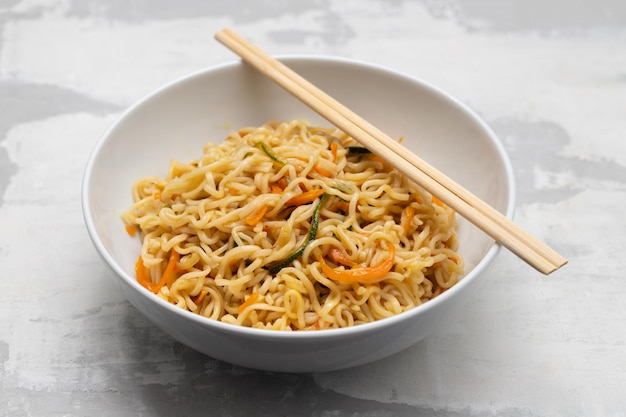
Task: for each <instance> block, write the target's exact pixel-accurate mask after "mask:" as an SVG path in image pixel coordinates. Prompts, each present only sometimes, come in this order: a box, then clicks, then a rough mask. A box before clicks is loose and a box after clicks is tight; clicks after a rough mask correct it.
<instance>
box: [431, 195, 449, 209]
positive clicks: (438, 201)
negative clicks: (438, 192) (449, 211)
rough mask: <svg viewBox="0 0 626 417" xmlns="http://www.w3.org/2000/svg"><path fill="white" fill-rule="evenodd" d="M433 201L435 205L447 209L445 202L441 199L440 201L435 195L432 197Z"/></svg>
mask: <svg viewBox="0 0 626 417" xmlns="http://www.w3.org/2000/svg"><path fill="white" fill-rule="evenodd" d="M432 200H433V204H437V205H438V206H439V207H445V206H446V205H445V204H443V201H441V200H440V199H438V198H437V197H435V196H434V195H433V196H432Z"/></svg>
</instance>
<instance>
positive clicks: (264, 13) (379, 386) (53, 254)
mask: <svg viewBox="0 0 626 417" xmlns="http://www.w3.org/2000/svg"><path fill="white" fill-rule="evenodd" d="M225 26H230V27H232V28H234V29H235V30H237V31H238V32H239V33H241V34H242V35H244V36H245V37H247V38H249V39H251V40H252V41H254V42H255V43H257V44H258V45H260V46H262V47H263V48H264V49H266V50H267V51H269V52H270V53H273V54H285V53H317V54H327V55H338V56H343V57H351V58H357V59H360V60H365V61H369V62H373V63H378V64H382V65H386V66H389V67H392V68H394V69H396V70H401V71H404V72H406V73H408V74H411V75H413V76H416V77H420V78H422V79H425V80H426V81H429V82H432V83H434V84H435V85H437V86H439V87H441V88H443V89H444V90H447V91H448V92H449V93H451V94H453V95H455V96H456V97H458V98H459V99H460V100H462V101H463V102H465V103H467V104H468V105H470V106H471V107H472V108H474V109H475V110H476V111H477V112H479V113H480V114H481V116H482V117H483V118H484V119H485V120H486V121H487V122H488V123H489V124H490V125H491V126H492V127H493V129H494V130H495V131H496V133H497V134H498V135H499V137H500V139H501V140H502V142H503V143H504V145H505V147H506V149H507V151H508V152H509V153H510V157H511V160H512V162H513V165H514V169H515V174H516V176H517V181H518V187H519V190H518V204H517V214H516V221H517V222H518V223H519V224H520V225H522V226H523V227H525V228H527V229H528V230H529V231H530V232H532V233H533V234H535V235H536V236H537V237H539V238H540V239H542V240H544V241H546V242H547V243H549V244H550V245H551V246H553V247H554V248H556V249H557V250H558V251H560V252H561V253H563V254H564V255H565V256H566V257H568V258H569V259H570V264H569V265H567V266H566V267H565V268H564V269H562V270H560V271H557V272H556V273H554V274H553V275H551V276H550V277H547V278H546V277H543V276H541V275H539V274H538V273H536V272H535V271H534V270H532V269H531V268H530V267H528V266H526V265H525V264H523V263H522V262H521V261H520V260H518V259H517V258H515V257H514V256H513V255H511V254H510V253H508V252H506V251H504V252H502V253H501V254H500V255H499V256H498V258H497V260H496V262H495V265H494V268H493V269H492V270H491V271H490V272H489V274H488V277H487V282H486V284H485V285H484V287H483V288H482V289H481V291H480V293H479V294H478V296H477V297H476V298H475V299H474V300H473V302H472V303H471V304H469V305H467V306H466V308H465V309H464V310H463V312H462V314H461V315H460V316H459V317H458V318H457V319H456V320H455V321H453V322H452V323H451V324H450V326H448V327H446V328H442V329H440V330H439V331H438V332H437V333H436V334H434V335H433V336H432V337H430V338H428V339H426V340H424V341H423V342H421V343H419V344H417V345H416V346H414V347H412V348H410V349H408V350H407V351H405V352H402V353H400V354H398V355H396V356H394V357H391V358H389V359H386V360H382V361H380V362H378V363H374V364H371V365H367V366H363V367H360V368H355V369H351V370H346V371H341V372H332V373H326V374H311V375H285V374H272V373H264V372H257V371H251V370H247V369H242V368H238V367H234V366H231V365H229V364H226V363H221V362H218V361H215V360H212V359H210V358H207V357H204V356H202V355H200V354H198V353H196V352H194V351H192V350H190V349H188V348H186V347H185V346H183V345H181V344H179V343H177V342H176V341H174V340H173V339H172V338H170V337H169V336H167V335H165V334H163V333H162V332H161V331H160V330H158V329H156V328H155V327H154V326H153V325H152V324H150V323H149V322H148V321H147V320H146V319H145V318H144V317H142V316H140V315H139V314H138V313H137V311H136V310H135V309H134V308H133V307H131V306H130V305H129V304H128V303H127V302H126V301H125V300H124V299H123V297H122V296H121V295H120V294H119V293H118V292H117V291H116V290H115V288H114V286H113V284H112V280H111V278H110V276H109V274H110V273H109V271H108V270H107V269H106V268H105V266H104V264H103V262H102V261H101V260H100V258H99V257H98V255H97V254H96V251H95V249H94V248H93V247H92V245H91V243H90V241H89V238H88V236H87V233H86V231H85V229H84V225H83V220H82V215H81V208H80V201H79V198H80V182H81V177H82V173H83V169H84V166H85V162H86V160H87V157H88V155H89V153H90V151H91V149H92V148H93V146H94V145H95V142H96V140H97V139H98V137H99V135H100V134H101V133H102V132H103V130H104V129H105V128H106V127H107V126H108V125H109V124H110V123H112V122H113V120H114V119H115V118H116V117H117V116H118V115H119V114H120V112H121V111H122V110H123V109H124V108H125V107H127V106H128V105H130V104H131V103H132V102H134V101H135V100H137V99H139V98H140V97H142V96H143V95H144V94H146V93H148V92H150V91H151V90H153V89H154V88H156V87H158V86H159V85H161V84H162V83H165V82H168V81H171V80H173V79H175V78H177V77H180V76H183V75H185V74H187V73H189V72H192V71H195V70H198V69H200V68H204V67H206V66H209V65H213V64H218V63H223V62H225V61H230V60H233V59H235V57H234V55H232V53H231V52H229V51H228V50H226V48H224V47H222V46H221V45H219V44H218V43H217V42H215V41H214V40H213V34H214V33H215V32H216V31H217V30H219V29H221V28H222V27H225ZM625 132H626V3H624V2H622V1H620V0H601V1H584V0H579V1H563V0H559V1H542V0H532V1H524V0H501V1H497V0H476V1H461V0H423V1H409V0H405V1H402V0H359V1H357V0H349V1H341V2H340V1H335V2H331V1H329V0H326V1H324V0H305V1H299V2H295V1H294V2H289V1H284V0H283V1H279V0H273V1H269V0H257V1H252V0H250V1H222V2H217V1H214V2H211V1H200V0H178V1H176V2H173V1H166V0H159V1H148V0H135V1H130V0H111V1H97V0H50V1H46V0H24V1H15V0H0V415H2V416H64V415H77V416H169V415H176V416H188V415H189V416H190V415H210V416H236V415H256V416H319V417H330V416H333V417H343V416H357V415H365V416H415V415H419V416H435V415H437V416H451V417H457V416H479V417H488V416H508V417H519V416H567V417H572V416H621V415H624V413H626V396H625V395H624V394H625V393H626V351H625V344H626V303H625V302H624V298H625V296H626V276H624V268H623V266H624V259H625V258H626V256H625V254H624V251H625V249H626V239H625V237H624V236H625V234H624V229H625V224H626V215H625V213H626V210H625V209H624V207H626V140H625V138H624V134H625Z"/></svg>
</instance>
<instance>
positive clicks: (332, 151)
mask: <svg viewBox="0 0 626 417" xmlns="http://www.w3.org/2000/svg"><path fill="white" fill-rule="evenodd" d="M330 154H331V155H332V156H333V162H337V142H333V143H331V144H330Z"/></svg>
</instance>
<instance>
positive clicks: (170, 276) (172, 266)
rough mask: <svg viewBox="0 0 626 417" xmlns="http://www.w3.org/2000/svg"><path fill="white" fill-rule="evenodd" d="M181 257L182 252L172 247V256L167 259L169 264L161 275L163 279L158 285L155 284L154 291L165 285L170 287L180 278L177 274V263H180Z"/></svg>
mask: <svg viewBox="0 0 626 417" xmlns="http://www.w3.org/2000/svg"><path fill="white" fill-rule="evenodd" d="M179 259H180V254H179V253H178V252H176V251H175V250H174V249H172V252H171V253H170V258H169V260H168V261H167V266H166V267H165V270H164V271H163V275H161V280H160V281H159V283H158V284H157V285H154V286H153V288H152V292H153V293H155V294H156V293H158V292H159V290H160V289H161V287H163V286H164V285H166V286H167V287H168V288H170V287H171V286H172V284H173V283H174V281H176V279H177V278H178V277H177V276H176V264H177V263H178V260H179Z"/></svg>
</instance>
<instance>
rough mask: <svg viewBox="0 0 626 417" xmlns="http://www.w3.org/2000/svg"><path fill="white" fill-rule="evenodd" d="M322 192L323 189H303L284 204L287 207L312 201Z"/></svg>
mask: <svg viewBox="0 0 626 417" xmlns="http://www.w3.org/2000/svg"><path fill="white" fill-rule="evenodd" d="M322 194H324V190H323V189H314V190H309V191H305V192H303V193H302V194H298V195H296V196H293V197H291V198H290V199H289V200H287V201H286V202H285V206H287V207H296V206H301V205H303V204H308V203H312V202H313V201H315V199H316V198H317V197H319V196H321V195H322Z"/></svg>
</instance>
